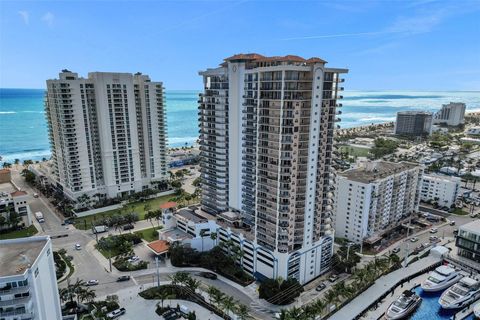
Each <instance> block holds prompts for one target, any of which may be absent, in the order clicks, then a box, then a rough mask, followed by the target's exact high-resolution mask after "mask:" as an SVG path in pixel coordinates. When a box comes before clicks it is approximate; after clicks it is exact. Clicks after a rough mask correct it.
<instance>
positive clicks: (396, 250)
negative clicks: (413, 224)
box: [392, 247, 400, 253]
mask: <svg viewBox="0 0 480 320" xmlns="http://www.w3.org/2000/svg"><path fill="white" fill-rule="evenodd" d="M392 252H393V253H399V252H400V248H399V247H396V248H394V249H393V250H392Z"/></svg>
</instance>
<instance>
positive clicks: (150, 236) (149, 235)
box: [134, 226, 163, 242]
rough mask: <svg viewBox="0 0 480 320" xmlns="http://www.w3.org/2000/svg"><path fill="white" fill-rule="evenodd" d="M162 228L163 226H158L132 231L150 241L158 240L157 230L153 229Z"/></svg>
mask: <svg viewBox="0 0 480 320" xmlns="http://www.w3.org/2000/svg"><path fill="white" fill-rule="evenodd" d="M162 228H163V227H162V226H160V227H155V228H150V229H145V230H140V231H135V232H134V233H136V234H138V235H139V236H140V237H141V238H142V239H144V240H145V241H148V242H152V241H155V240H158V232H155V231H156V230H160V229H162Z"/></svg>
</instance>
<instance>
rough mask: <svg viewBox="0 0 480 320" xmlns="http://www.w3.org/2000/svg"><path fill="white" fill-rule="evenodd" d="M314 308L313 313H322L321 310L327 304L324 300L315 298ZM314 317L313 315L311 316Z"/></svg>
mask: <svg viewBox="0 0 480 320" xmlns="http://www.w3.org/2000/svg"><path fill="white" fill-rule="evenodd" d="M313 305H314V310H315V311H316V313H315V315H317V314H318V315H320V316H321V315H322V313H323V310H324V309H325V307H326V306H327V304H326V303H325V301H323V300H322V299H317V300H316V301H315V302H314V303H313ZM313 318H314V317H313Z"/></svg>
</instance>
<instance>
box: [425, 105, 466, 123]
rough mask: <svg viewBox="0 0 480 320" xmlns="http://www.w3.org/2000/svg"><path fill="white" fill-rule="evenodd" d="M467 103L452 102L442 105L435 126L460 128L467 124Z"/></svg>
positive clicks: (436, 114)
mask: <svg viewBox="0 0 480 320" xmlns="http://www.w3.org/2000/svg"><path fill="white" fill-rule="evenodd" d="M465 109H466V106H465V103H461V102H450V103H449V104H444V105H442V108H441V109H440V110H439V111H438V112H437V113H435V118H434V119H433V123H434V124H446V125H447V126H458V125H461V124H464V123H465Z"/></svg>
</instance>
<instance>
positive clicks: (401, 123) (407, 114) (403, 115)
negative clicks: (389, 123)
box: [395, 111, 432, 137]
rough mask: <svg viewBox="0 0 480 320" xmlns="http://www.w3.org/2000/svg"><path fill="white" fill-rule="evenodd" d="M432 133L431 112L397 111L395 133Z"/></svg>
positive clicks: (413, 134) (424, 134)
mask: <svg viewBox="0 0 480 320" xmlns="http://www.w3.org/2000/svg"><path fill="white" fill-rule="evenodd" d="M431 133H432V113H431V112H425V111H400V112H397V121H396V122H395V134H398V135H407V136H414V137H420V136H428V135H430V134H431Z"/></svg>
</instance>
